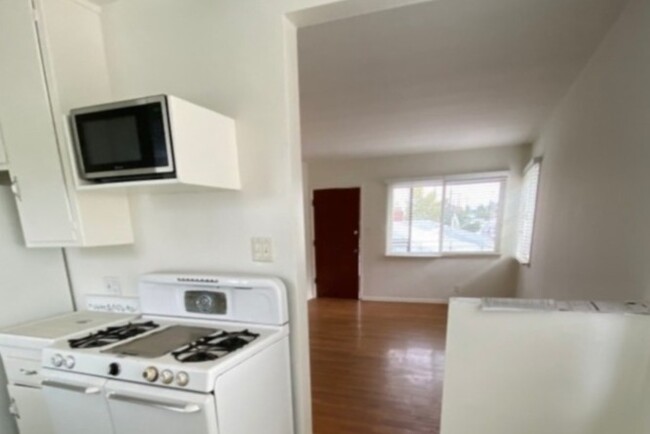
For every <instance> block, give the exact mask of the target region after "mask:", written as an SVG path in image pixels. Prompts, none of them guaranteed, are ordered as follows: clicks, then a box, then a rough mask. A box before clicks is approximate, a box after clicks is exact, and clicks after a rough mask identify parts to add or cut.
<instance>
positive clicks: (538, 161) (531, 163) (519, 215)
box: [514, 157, 543, 267]
mask: <svg viewBox="0 0 650 434" xmlns="http://www.w3.org/2000/svg"><path fill="white" fill-rule="evenodd" d="M542 160H543V159H542V157H535V158H533V159H531V160H530V161H529V162H528V164H526V167H524V170H523V172H522V179H521V192H520V193H519V210H518V213H517V227H516V230H517V233H516V235H517V236H516V240H515V241H516V242H515V255H514V256H515V259H516V260H517V262H519V265H524V266H527V267H530V266H531V263H532V260H533V245H534V244H535V229H536V227H537V212H538V211H537V208H538V205H539V192H540V184H541V183H542ZM535 166H537V168H538V169H537V170H538V172H537V185H536V186H535V200H534V202H533V212H532V224H531V230H530V244H529V245H528V259H527V260H522V258H521V256H520V255H519V242H520V225H521V224H522V219H523V213H522V211H523V210H522V205H523V200H522V199H523V193H524V191H523V188H524V183H525V179H526V175H527V174H528V173H529V172H530V171H531V170H532V169H533V168H534V167H535Z"/></svg>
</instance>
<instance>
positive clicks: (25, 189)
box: [0, 0, 133, 247]
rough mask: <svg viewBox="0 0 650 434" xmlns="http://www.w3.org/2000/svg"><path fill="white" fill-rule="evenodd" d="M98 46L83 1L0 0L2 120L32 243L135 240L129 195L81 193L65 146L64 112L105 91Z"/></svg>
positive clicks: (92, 16)
mask: <svg viewBox="0 0 650 434" xmlns="http://www.w3.org/2000/svg"><path fill="white" fill-rule="evenodd" d="M103 53H104V47H103V39H102V35H101V21H100V17H99V15H98V13H97V11H96V10H92V9H89V7H88V6H87V5H84V4H83V3H82V2H75V1H72V0H47V1H44V2H41V1H40V0H2V1H0V95H2V98H1V99H0V128H1V130H2V131H1V132H2V135H1V136H2V142H3V143H4V147H5V148H6V154H7V155H6V157H7V158H6V159H7V160H8V163H7V166H6V167H7V168H8V170H9V174H10V177H11V183H12V184H11V187H12V190H13V192H14V195H15V197H16V203H17V207H18V213H19V217H20V222H21V225H22V229H23V235H24V238H25V244H26V245H27V246H29V247H65V246H80V247H82V246H98V245H111V244H127V243H131V242H133V234H132V229H131V220H130V210H129V204H128V197H127V196H126V195H124V194H122V195H119V194H116V195H113V196H102V198H101V199H98V200H95V198H94V197H93V196H92V195H89V194H87V193H78V192H77V191H76V190H75V184H74V177H73V173H72V167H71V164H70V159H69V153H68V151H67V149H68V143H67V140H68V135H67V128H68V127H67V125H66V124H65V122H64V121H63V117H64V115H65V114H67V112H68V111H69V110H70V108H72V107H74V106H77V105H79V106H82V105H84V104H90V103H92V102H97V101H98V100H102V99H106V98H108V97H109V89H110V87H109V83H108V74H107V72H106V71H104V69H107V67H106V64H105V56H104V55H103ZM3 155H4V151H2V148H1V147H0V164H2V159H3Z"/></svg>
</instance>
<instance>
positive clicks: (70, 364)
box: [65, 356, 76, 369]
mask: <svg viewBox="0 0 650 434" xmlns="http://www.w3.org/2000/svg"><path fill="white" fill-rule="evenodd" d="M75 364H76V361H75V359H74V357H72V356H68V357H66V358H65V367H66V368H68V369H72V368H74V365H75Z"/></svg>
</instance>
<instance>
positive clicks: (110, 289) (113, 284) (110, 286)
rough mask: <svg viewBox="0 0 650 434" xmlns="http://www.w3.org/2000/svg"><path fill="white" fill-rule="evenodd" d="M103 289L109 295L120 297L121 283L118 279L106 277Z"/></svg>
mask: <svg viewBox="0 0 650 434" xmlns="http://www.w3.org/2000/svg"><path fill="white" fill-rule="evenodd" d="M104 289H105V290H106V292H107V293H108V294H111V295H122V283H121V282H120V278H119V277H115V276H106V277H104Z"/></svg>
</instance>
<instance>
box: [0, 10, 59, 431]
mask: <svg viewBox="0 0 650 434" xmlns="http://www.w3.org/2000/svg"><path fill="white" fill-rule="evenodd" d="M0 1H4V0H0ZM7 388H8V389H9V397H10V398H11V403H12V410H13V412H14V417H15V418H16V423H17V424H18V430H19V431H20V434H54V431H52V428H51V426H52V424H51V422H50V418H49V413H48V411H47V407H46V406H45V398H44V397H43V393H42V391H41V389H39V388H36V387H27V386H18V385H9V386H7Z"/></svg>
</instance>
